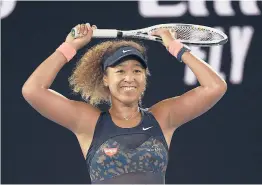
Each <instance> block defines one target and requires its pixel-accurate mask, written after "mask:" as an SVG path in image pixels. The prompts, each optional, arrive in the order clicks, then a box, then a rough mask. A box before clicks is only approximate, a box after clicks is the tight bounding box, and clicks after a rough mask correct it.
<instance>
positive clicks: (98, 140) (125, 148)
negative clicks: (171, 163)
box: [86, 108, 168, 184]
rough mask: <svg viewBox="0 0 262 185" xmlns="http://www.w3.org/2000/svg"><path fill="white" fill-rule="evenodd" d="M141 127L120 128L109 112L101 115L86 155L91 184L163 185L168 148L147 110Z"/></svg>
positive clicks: (143, 112)
mask: <svg viewBox="0 0 262 185" xmlns="http://www.w3.org/2000/svg"><path fill="white" fill-rule="evenodd" d="M140 112H141V115H142V118H141V121H140V123H139V124H138V125H137V126H136V127H133V128H120V127H118V126H117V125H116V124H115V123H114V122H113V120H112V118H111V116H110V113H109V112H102V113H101V115H100V117H99V119H98V121H97V125H96V128H95V131H94V136H93V141H92V143H91V145H90V148H89V150H88V153H87V157H86V163H87V167H88V170H89V174H90V178H91V182H92V184H164V183H165V173H166V168H167V164H168V145H167V143H166V140H165V138H164V135H163V133H162V130H161V128H160V126H159V124H158V122H157V120H156V119H155V118H154V116H153V114H151V113H150V112H149V111H148V110H147V109H141V108H140Z"/></svg>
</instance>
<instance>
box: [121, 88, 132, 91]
mask: <svg viewBox="0 0 262 185" xmlns="http://www.w3.org/2000/svg"><path fill="white" fill-rule="evenodd" d="M122 88H123V89H124V90H125V91H130V90H133V89H135V87H122Z"/></svg>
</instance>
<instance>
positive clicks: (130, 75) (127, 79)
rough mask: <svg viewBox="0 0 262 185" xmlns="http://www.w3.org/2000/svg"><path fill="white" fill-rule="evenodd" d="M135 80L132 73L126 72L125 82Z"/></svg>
mask: <svg viewBox="0 0 262 185" xmlns="http://www.w3.org/2000/svg"><path fill="white" fill-rule="evenodd" d="M134 80H135V77H134V74H133V73H127V74H126V75H125V78H124V81H125V82H129V83H130V82H133V81H134Z"/></svg>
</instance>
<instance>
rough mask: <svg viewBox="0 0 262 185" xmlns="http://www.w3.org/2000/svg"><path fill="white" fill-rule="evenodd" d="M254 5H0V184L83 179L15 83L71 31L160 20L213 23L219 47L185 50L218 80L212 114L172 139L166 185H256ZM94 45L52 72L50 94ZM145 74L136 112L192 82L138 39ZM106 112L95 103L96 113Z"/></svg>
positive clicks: (66, 145) (67, 147)
mask: <svg viewBox="0 0 262 185" xmlns="http://www.w3.org/2000/svg"><path fill="white" fill-rule="evenodd" d="M261 4H262V3H261V1H251V0H250V1H241V2H240V1H232V2H231V1H207V2H206V1H191V2H187V1H173V2H172V1H171V2H170V1H169V2H163V1H161V2H159V1H139V2H136V1H132V2H118V1H115V2H109V1H107V2H102V1H98V2H49V1H47V2H21V1H19V2H16V1H5V2H1V48H2V51H1V65H2V67H1V70H2V77H1V78H2V88H1V89H2V91H1V93H2V112H1V115H2V129H1V131H2V143H1V144H2V155H1V156H2V165H1V166H2V171H1V173H2V183H39V184H40V183H90V179H89V176H88V173H87V169H86V167H85V162H84V158H83V156H82V154H81V150H80V147H79V144H78V142H77V139H76V137H75V136H74V135H73V134H72V133H71V132H70V131H68V130H66V129H65V128H63V127H61V126H59V125H57V124H55V123H53V122H51V121H49V120H47V119H46V118H44V117H42V116H41V115H40V114H39V113H37V112H36V111H35V110H34V109H33V108H31V107H30V105H29V104H27V103H26V101H25V100H24V99H23V97H22V93H21V89H22V85H23V83H24V82H25V81H26V79H27V78H28V77H29V75H30V74H31V73H32V72H33V70H34V69H35V68H36V67H37V66H38V65H39V64H40V63H41V62H42V61H43V60H44V59H46V58H47V57H48V56H49V55H50V54H52V52H53V51H54V50H55V49H56V48H57V47H58V46H59V45H60V44H61V43H62V42H63V41H64V39H65V37H66V35H67V34H68V32H69V31H70V30H71V28H72V27H74V26H75V25H77V24H79V23H86V22H89V23H91V24H96V25H97V26H98V28H112V29H122V30H129V29H137V28H143V27H148V26H152V25H155V24H162V23H191V24H201V25H206V26H211V27H216V28H218V29H221V30H223V31H224V32H225V33H226V34H227V35H228V37H229V41H228V43H227V44H225V45H223V46H216V47H212V48H197V47H192V49H193V52H194V53H195V54H197V55H198V56H199V57H200V58H202V59H204V60H205V61H206V62H208V63H209V64H210V65H211V66H212V67H213V68H214V69H215V70H216V71H217V72H219V73H220V74H221V75H223V77H224V78H225V80H226V81H227V83H228V91H227V93H226V94H225V96H224V97H223V98H222V99H221V101H219V102H218V103H217V104H216V105H215V106H214V108H213V109H211V110H210V111H209V112H207V113H206V114H204V115H203V116H201V117H198V118H197V119H195V120H193V121H191V122H189V123H187V124H185V125H183V126H181V127H180V128H179V129H178V130H177V131H176V132H175V133H174V136H173V140H172V145H171V149H170V154H169V155H170V163H169V166H168V171H167V175H166V182H167V183H173V184H174V183H194V184H195V183H216V184H218V183H262V167H261V165H262V159H261V156H262V149H261V146H262V137H261V135H262V134H261V131H262V120H261V114H262V109H261V106H262V98H261V93H260V92H261V90H262V82H261V68H262V62H261V59H262V58H261V42H262V36H261V32H262V24H261V23H262V21H261V20H262V19H261V18H262V16H261V11H262V5H261ZM101 41H104V40H102V39H100V40H98V39H94V40H93V41H92V42H91V43H90V44H89V45H88V46H86V47H85V48H84V49H83V50H81V51H80V52H79V53H78V54H77V55H76V57H75V58H74V59H73V60H72V61H71V62H70V63H69V64H67V65H66V66H65V67H64V68H63V69H62V70H61V72H60V73H59V74H58V76H57V78H56V80H55V81H54V83H53V85H52V88H53V89H54V90H56V91H58V92H60V93H61V94H63V95H65V96H66V97H68V98H71V99H76V100H81V98H80V96H77V95H73V93H72V91H71V90H70V88H69V86H68V77H69V75H70V73H71V72H72V70H73V68H74V66H75V62H76V61H77V60H78V59H79V58H80V57H81V55H82V54H83V52H85V51H86V50H87V49H88V48H90V47H91V46H93V45H94V44H96V43H99V42H101ZM144 44H145V45H146V46H147V48H148V57H149V68H150V70H151V73H152V76H151V77H150V79H149V87H148V89H147V92H146V96H145V98H144V100H143V104H144V107H149V106H151V105H153V104H154V103H156V102H158V101H160V100H162V99H165V98H168V97H172V96H177V95H180V94H182V93H184V92H186V91H188V90H190V89H192V88H194V87H196V86H197V85H198V84H197V83H196V79H195V76H194V75H192V72H191V71H190V70H188V68H186V66H185V65H184V64H183V63H179V62H177V61H176V60H175V59H174V58H173V57H172V56H171V55H170V54H168V52H167V51H166V50H165V48H164V47H163V46H161V45H160V44H158V43H154V42H152V41H144ZM104 108H106V106H104V105H102V106H101V109H104Z"/></svg>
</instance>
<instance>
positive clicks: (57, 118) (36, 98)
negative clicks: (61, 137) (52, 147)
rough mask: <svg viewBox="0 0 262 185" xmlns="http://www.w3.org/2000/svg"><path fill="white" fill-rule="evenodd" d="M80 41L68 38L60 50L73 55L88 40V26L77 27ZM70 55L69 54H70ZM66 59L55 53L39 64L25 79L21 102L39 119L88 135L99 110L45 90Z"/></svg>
mask: <svg viewBox="0 0 262 185" xmlns="http://www.w3.org/2000/svg"><path fill="white" fill-rule="evenodd" d="M77 28H78V30H79V31H80V33H83V37H81V38H77V39H73V37H71V35H70V34H68V36H67V38H66V40H65V44H64V46H66V47H67V48H68V49H69V50H70V51H74V52H76V51H77V50H79V49H81V48H82V47H83V46H84V45H86V44H88V43H89V42H90V40H91V37H92V34H93V29H95V27H93V28H91V27H90V26H80V25H78V26H77ZM72 55H73V54H72ZM68 60H70V59H68V56H67V55H64V54H63V52H61V50H59V49H58V50H56V51H54V53H53V54H52V55H51V56H49V57H48V58H47V59H46V60H45V61H43V62H42V63H41V64H40V65H39V66H38V67H37V68H36V69H35V71H34V72H33V73H32V74H31V76H30V77H29V78H28V79H27V81H26V82H25V84H24V85H23V88H22V94H23V97H24V98H25V100H26V101H27V102H28V103H29V104H30V105H31V106H32V107H33V108H34V109H35V110H36V111H38V112H39V113H40V114H41V115H43V116H44V117H46V118H48V119H50V120H51V121H54V122H56V123H58V124H60V125H61V126H63V127H66V128H68V129H69V130H71V131H72V132H74V133H81V131H85V132H89V131H90V132H92V131H93V129H94V127H95V123H96V121H97V119H98V117H99V110H97V109H96V108H94V107H93V106H91V105H89V104H87V103H83V102H78V101H73V100H70V99H67V98H66V97H64V96H63V95H61V94H59V93H57V92H55V91H54V90H51V89H49V88H50V86H51V85H52V83H53V81H54V79H55V78H56V75H57V74H58V72H59V71H60V70H61V68H62V67H63V66H64V65H65V64H66V63H67V62H68Z"/></svg>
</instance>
